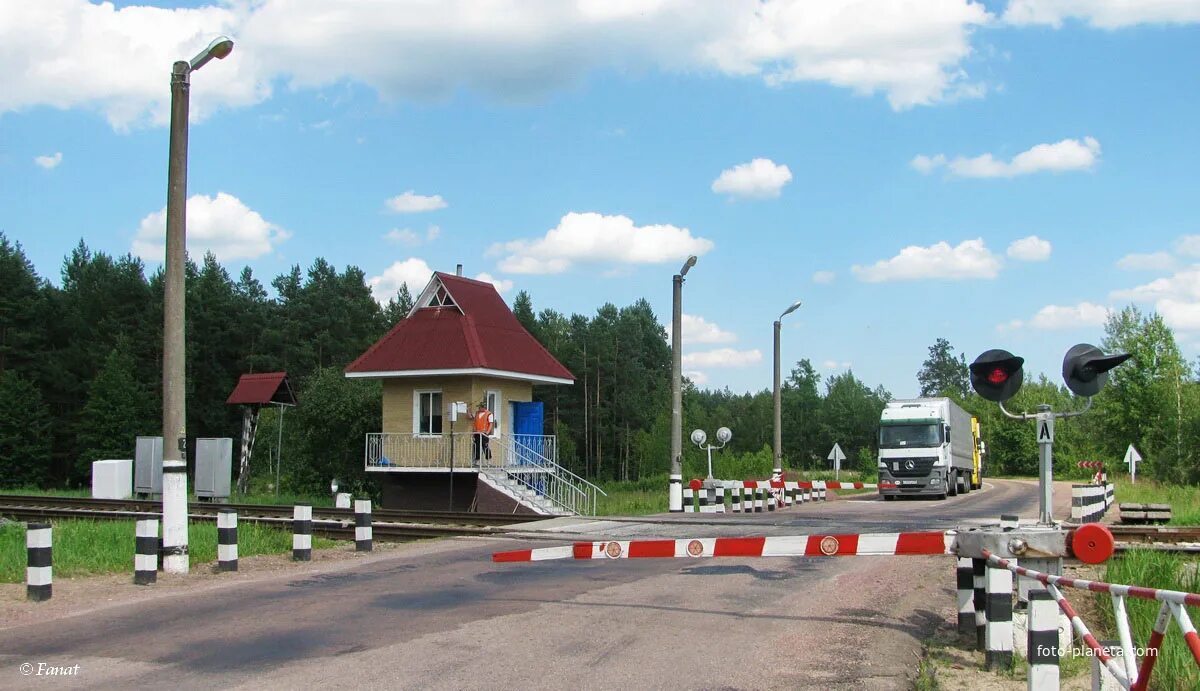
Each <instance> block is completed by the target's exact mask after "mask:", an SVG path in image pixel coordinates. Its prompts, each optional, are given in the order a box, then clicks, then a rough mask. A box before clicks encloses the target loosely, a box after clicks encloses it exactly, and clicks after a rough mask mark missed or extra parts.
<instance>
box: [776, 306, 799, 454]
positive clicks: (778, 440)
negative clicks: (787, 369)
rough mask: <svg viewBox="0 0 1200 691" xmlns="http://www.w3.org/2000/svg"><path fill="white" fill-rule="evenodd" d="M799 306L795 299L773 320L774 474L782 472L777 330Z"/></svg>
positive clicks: (781, 398) (781, 397)
mask: <svg viewBox="0 0 1200 691" xmlns="http://www.w3.org/2000/svg"><path fill="white" fill-rule="evenodd" d="M799 307H800V301H799V300H797V301H796V302H795V303H794V304H793V305H792V306H791V307H789V308H787V309H786V310H784V311H783V314H781V315H779V319H776V320H775V474H776V475H779V474H780V473H782V472H783V395H782V393H781V392H780V389H779V369H780V368H779V360H780V357H779V332H780V330H781V329H782V328H783V318H784V317H786V316H788V315H789V314H791V313H792V312H795V311H796V310H797V309H798V308H799Z"/></svg>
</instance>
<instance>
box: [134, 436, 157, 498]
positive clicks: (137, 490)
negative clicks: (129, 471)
mask: <svg viewBox="0 0 1200 691" xmlns="http://www.w3.org/2000/svg"><path fill="white" fill-rule="evenodd" d="M162 445H163V440H162V437H138V438H137V447H136V449H135V450H134V455H133V492H134V494H162V458H163V448H162Z"/></svg>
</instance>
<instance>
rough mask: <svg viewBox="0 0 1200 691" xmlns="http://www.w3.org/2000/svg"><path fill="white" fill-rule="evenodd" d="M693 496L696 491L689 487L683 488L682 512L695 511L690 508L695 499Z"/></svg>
mask: <svg viewBox="0 0 1200 691" xmlns="http://www.w3.org/2000/svg"><path fill="white" fill-rule="evenodd" d="M695 494H696V490H694V489H692V488H691V487H684V488H683V510H684V511H685V512H686V511H694V510H695V508H694V507H693V506H692V502H693V501H694V499H695Z"/></svg>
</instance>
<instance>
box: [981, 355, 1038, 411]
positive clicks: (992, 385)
mask: <svg viewBox="0 0 1200 691" xmlns="http://www.w3.org/2000/svg"><path fill="white" fill-rule="evenodd" d="M1024 365H1025V358H1022V357H1017V356H1016V355H1013V354H1012V353H1010V352H1008V351H1007V350H1000V349H992V350H989V351H987V352H985V353H983V354H982V355H980V356H979V357H977V358H975V362H972V363H971V366H970V368H969V369H970V372H971V388H973V389H975V393H977V394H979V395H980V396H982V397H984V398H986V399H987V400H989V401H995V402H996V403H1003V402H1005V401H1007V400H1008V399H1010V398H1012V397H1013V396H1015V395H1016V393H1017V391H1018V390H1019V389H1020V388H1021V383H1022V382H1023V381H1024V380H1025V370H1024V369H1023V367H1024Z"/></svg>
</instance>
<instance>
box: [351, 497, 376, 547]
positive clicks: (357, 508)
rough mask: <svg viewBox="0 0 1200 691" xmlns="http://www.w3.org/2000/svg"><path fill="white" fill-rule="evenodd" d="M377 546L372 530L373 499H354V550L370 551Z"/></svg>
mask: <svg viewBox="0 0 1200 691" xmlns="http://www.w3.org/2000/svg"><path fill="white" fill-rule="evenodd" d="M374 546H375V539H374V534H373V533H372V530H371V500H370V499H355V500H354V551H355V552H370V551H371V550H372V549H373V548H374Z"/></svg>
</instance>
